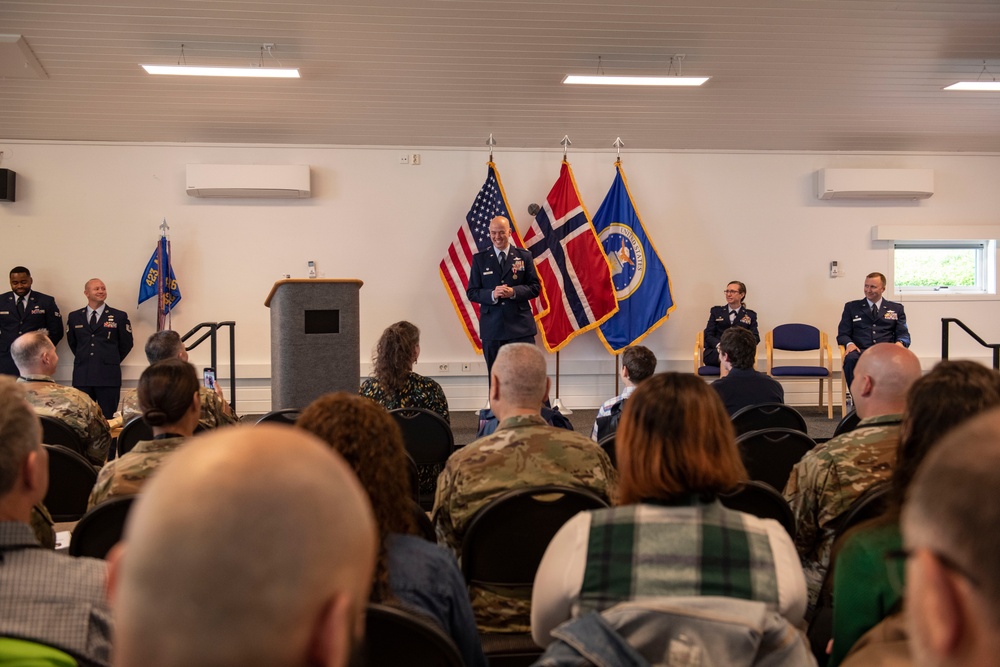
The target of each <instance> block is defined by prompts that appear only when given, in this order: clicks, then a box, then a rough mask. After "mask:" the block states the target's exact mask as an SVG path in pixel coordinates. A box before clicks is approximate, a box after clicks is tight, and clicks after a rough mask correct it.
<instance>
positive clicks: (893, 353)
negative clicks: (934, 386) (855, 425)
mask: <svg viewBox="0 0 1000 667" xmlns="http://www.w3.org/2000/svg"><path fill="white" fill-rule="evenodd" d="M920 374H921V370H920V360H919V359H917V355H915V354H913V353H912V352H910V351H909V350H908V349H907V348H905V347H902V346H899V345H894V344H893V343H878V344H876V345H872V346H871V347H870V348H868V349H867V350H865V351H864V354H862V355H861V358H860V359H858V365H857V366H855V368H854V382H853V383H852V384H851V396H852V397H853V398H854V404H855V406H856V408H857V411H858V416H859V417H861V418H862V419H867V418H869V417H878V416H881V415H889V414H898V413H901V412H903V409H904V408H905V406H906V393H907V392H908V391H909V390H910V387H911V386H912V385H913V383H914V382H916V381H917V380H918V379H920Z"/></svg>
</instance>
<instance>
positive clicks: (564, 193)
mask: <svg viewBox="0 0 1000 667" xmlns="http://www.w3.org/2000/svg"><path fill="white" fill-rule="evenodd" d="M524 245H525V247H526V248H528V249H529V250H530V251H531V254H532V256H533V257H534V258H535V267H536V268H537V269H538V277H539V279H540V280H541V282H542V284H543V285H544V286H545V294H546V297H547V299H548V303H549V310H548V312H547V313H545V314H544V315H543V316H542V317H541V318H540V319H539V321H538V322H539V324H540V325H541V326H540V329H541V332H542V341H543V342H544V343H545V349H547V350H548V351H549V352H558V351H559V350H560V349H562V348H563V347H564V346H565V345H566V343H568V342H569V341H571V340H572V339H573V338H574V337H576V336H578V335H580V334H581V333H583V332H585V331H588V330H590V329H593V328H594V327H597V326H599V325H600V324H601V323H603V322H604V321H605V320H607V319H608V318H609V317H611V316H612V315H614V314H615V313H616V312H618V300H617V299H616V298H615V286H614V283H613V282H611V267H610V266H608V260H607V258H606V257H605V256H604V249H603V248H602V247H601V242H600V240H599V239H598V238H597V233H596V232H595V231H594V226H593V225H592V224H591V223H590V216H588V215H587V211H586V209H585V208H584V207H583V202H582V201H581V200H580V193H579V192H578V191H577V189H576V181H574V180H573V172H572V171H571V170H570V168H569V163H568V162H566V161H565V160H564V161H563V163H562V168H561V169H560V170H559V180H557V181H556V184H555V185H553V186H552V190H551V192H549V194H548V197H546V198H545V205H544V206H542V208H540V209H539V210H538V212H537V213H536V214H535V221H534V223H532V225H531V228H530V229H528V233H527V234H525V235H524Z"/></svg>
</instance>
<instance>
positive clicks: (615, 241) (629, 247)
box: [598, 222, 646, 301]
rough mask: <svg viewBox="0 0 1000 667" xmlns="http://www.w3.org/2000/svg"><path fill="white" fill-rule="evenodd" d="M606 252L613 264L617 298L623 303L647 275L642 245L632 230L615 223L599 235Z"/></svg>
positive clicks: (612, 274) (612, 279)
mask: <svg viewBox="0 0 1000 667" xmlns="http://www.w3.org/2000/svg"><path fill="white" fill-rule="evenodd" d="M598 238H599V239H600V240H601V245H602V246H603V247H604V252H605V254H606V255H607V257H608V262H609V263H610V264H611V281H612V282H613V283H614V284H615V297H616V298H617V299H618V300H619V301H621V300H622V299H627V298H628V297H629V296H631V295H632V293H633V292H635V291H636V290H637V289H639V285H641V284H642V279H643V278H644V277H645V275H646V256H645V254H644V253H643V250H642V243H641V242H640V241H639V239H638V237H636V235H635V232H633V231H632V228H631V227H629V226H627V225H623V224H622V223H620V222H613V223H611V224H610V225H608V226H607V227H605V228H604V229H602V230H601V232H600V234H598Z"/></svg>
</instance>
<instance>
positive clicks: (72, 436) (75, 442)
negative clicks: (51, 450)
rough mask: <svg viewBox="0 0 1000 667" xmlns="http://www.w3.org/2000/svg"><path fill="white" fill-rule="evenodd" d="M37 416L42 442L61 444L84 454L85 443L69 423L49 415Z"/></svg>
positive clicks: (85, 449) (85, 452)
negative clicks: (40, 423)
mask: <svg viewBox="0 0 1000 667" xmlns="http://www.w3.org/2000/svg"><path fill="white" fill-rule="evenodd" d="M38 418H39V419H40V420H41V421H42V442H44V443H45V444H46V445H62V446H63V447H67V448H69V449H72V450H73V451H74V452H77V453H79V454H82V455H84V456H86V454H87V446H86V443H84V442H82V441H81V440H80V436H78V435H77V434H76V431H74V430H73V429H71V428H70V427H69V424H67V423H66V422H64V421H62V420H61V419H57V418H56V417H50V416H49V415H38Z"/></svg>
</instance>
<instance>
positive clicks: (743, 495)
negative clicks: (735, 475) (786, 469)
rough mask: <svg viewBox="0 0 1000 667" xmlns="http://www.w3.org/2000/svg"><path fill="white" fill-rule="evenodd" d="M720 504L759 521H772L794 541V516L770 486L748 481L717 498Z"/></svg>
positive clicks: (782, 498)
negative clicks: (779, 525) (750, 515)
mask: <svg viewBox="0 0 1000 667" xmlns="http://www.w3.org/2000/svg"><path fill="white" fill-rule="evenodd" d="M719 500H720V501H722V504H723V505H725V506H726V507H728V508H729V509H731V510H739V511H740V512H746V513H747V514H753V515H754V516H756V517H760V518H761V519H774V520H775V521H777V522H778V523H780V524H781V525H782V527H784V529H785V530H786V531H788V535H789V537H791V538H792V539H793V540H794V539H795V514H794V513H793V512H792V508H791V507H789V506H788V501H787V500H785V498H784V496H782V495H781V494H780V493H778V491H776V490H775V489H774V488H773V487H772V486H771V485H770V484H765V483H763V482H757V481H754V480H750V481H747V482H744V483H743V484H742V485H741V486H740V488H738V489H737V490H735V491H732V492H731V493H727V494H724V495H722V496H719Z"/></svg>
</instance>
